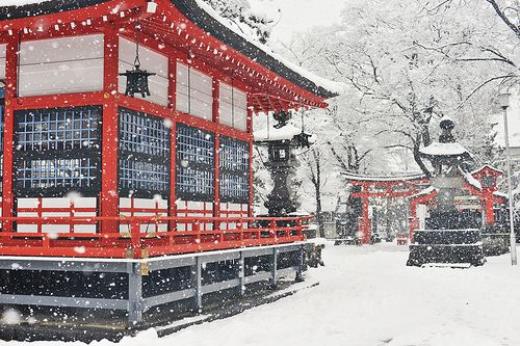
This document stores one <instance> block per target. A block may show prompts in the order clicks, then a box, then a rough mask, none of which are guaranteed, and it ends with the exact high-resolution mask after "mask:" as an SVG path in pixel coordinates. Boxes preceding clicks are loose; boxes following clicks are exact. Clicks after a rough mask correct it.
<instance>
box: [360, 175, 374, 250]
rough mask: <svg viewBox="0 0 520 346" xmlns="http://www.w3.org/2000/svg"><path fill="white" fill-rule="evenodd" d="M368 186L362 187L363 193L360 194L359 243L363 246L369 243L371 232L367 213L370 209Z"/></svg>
mask: <svg viewBox="0 0 520 346" xmlns="http://www.w3.org/2000/svg"><path fill="white" fill-rule="evenodd" d="M368 189H369V188H368V185H363V190H362V191H363V192H362V197H361V198H362V207H361V232H362V235H361V242H362V243H363V244H369V243H370V236H371V233H372V232H371V230H370V215H369V212H368V209H369V208H370V204H369V200H368V196H369V194H368V193H369V191H368Z"/></svg>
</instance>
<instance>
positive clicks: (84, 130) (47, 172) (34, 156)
mask: <svg viewBox="0 0 520 346" xmlns="http://www.w3.org/2000/svg"><path fill="white" fill-rule="evenodd" d="M100 128H101V108H100V107H75V108H55V109H40V110H27V111H18V112H16V114H15V150H16V152H15V188H16V190H17V194H18V195H19V196H22V197H33V196H44V197H60V196H63V195H64V194H65V193H67V192H70V191H78V192H80V193H82V194H84V195H86V196H95V195H97V192H98V191H99V187H100V162H101V153H100V141H101V140H100Z"/></svg>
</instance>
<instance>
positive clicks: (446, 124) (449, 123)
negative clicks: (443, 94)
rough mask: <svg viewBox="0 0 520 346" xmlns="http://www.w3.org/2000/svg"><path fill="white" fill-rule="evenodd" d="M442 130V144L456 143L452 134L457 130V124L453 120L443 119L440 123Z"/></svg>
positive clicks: (440, 139)
mask: <svg viewBox="0 0 520 346" xmlns="http://www.w3.org/2000/svg"><path fill="white" fill-rule="evenodd" d="M439 126H440V128H441V130H442V133H441V135H440V136H439V142H440V143H455V136H453V134H452V133H451V131H453V129H454V128H455V123H454V122H453V120H451V119H443V120H441V123H440V125H439Z"/></svg>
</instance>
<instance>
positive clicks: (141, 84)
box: [119, 42, 155, 98]
mask: <svg viewBox="0 0 520 346" xmlns="http://www.w3.org/2000/svg"><path fill="white" fill-rule="evenodd" d="M119 75H120V76H125V77H126V91H125V95H126V96H131V97H135V94H141V96H142V97H143V98H146V97H147V96H151V95H152V94H151V93H150V87H149V85H148V77H150V76H155V73H151V72H148V71H146V70H141V61H140V60H139V43H138V42H136V53H135V60H134V68H133V69H132V70H131V71H129V70H127V71H126V72H125V73H120V74H119Z"/></svg>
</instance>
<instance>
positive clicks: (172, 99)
mask: <svg viewBox="0 0 520 346" xmlns="http://www.w3.org/2000/svg"><path fill="white" fill-rule="evenodd" d="M168 74H169V77H170V78H169V80H170V82H169V84H168V107H169V108H170V109H171V110H172V111H174V112H175V109H176V108H177V59H176V58H170V61H169V64H168ZM171 120H172V123H171V128H170V198H169V199H170V201H169V206H168V215H169V216H170V217H176V216H177V122H176V117H174V118H173V119H171ZM176 228H177V224H176V223H174V222H170V230H171V231H173V230H175V229H176Z"/></svg>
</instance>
